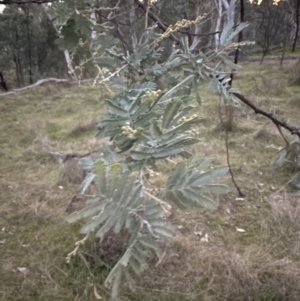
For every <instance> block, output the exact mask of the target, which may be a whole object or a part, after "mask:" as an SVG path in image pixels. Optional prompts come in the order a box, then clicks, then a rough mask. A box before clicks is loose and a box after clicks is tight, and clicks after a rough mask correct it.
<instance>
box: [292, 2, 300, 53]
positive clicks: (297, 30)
mask: <svg viewBox="0 0 300 301" xmlns="http://www.w3.org/2000/svg"><path fill="white" fill-rule="evenodd" d="M299 10H300V0H297V6H296V11H295V21H296V32H295V37H294V42H293V47H292V51H295V50H296V45H297V39H298V34H299V13H300V12H299Z"/></svg>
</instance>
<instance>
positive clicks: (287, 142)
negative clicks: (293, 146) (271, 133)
mask: <svg viewBox="0 0 300 301" xmlns="http://www.w3.org/2000/svg"><path fill="white" fill-rule="evenodd" d="M276 126H277V129H278V132H279V133H280V135H281V137H282V139H283V140H284V141H285V143H286V146H289V145H290V143H289V141H288V140H287V139H286V138H285V136H284V135H283V132H282V129H281V126H280V125H278V124H276Z"/></svg>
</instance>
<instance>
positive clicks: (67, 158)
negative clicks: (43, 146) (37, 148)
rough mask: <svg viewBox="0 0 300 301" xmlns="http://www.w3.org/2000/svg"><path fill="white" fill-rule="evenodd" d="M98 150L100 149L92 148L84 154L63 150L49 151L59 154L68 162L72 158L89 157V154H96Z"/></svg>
mask: <svg viewBox="0 0 300 301" xmlns="http://www.w3.org/2000/svg"><path fill="white" fill-rule="evenodd" d="M98 151H99V150H98V149H96V150H92V151H91V152H89V153H86V154H83V155H81V154H78V153H67V154H64V153H61V152H49V154H51V155H54V156H58V157H60V158H61V159H62V160H63V162H66V161H68V160H70V159H73V158H79V159H80V158H84V157H87V156H89V155H91V154H94V153H96V152H98Z"/></svg>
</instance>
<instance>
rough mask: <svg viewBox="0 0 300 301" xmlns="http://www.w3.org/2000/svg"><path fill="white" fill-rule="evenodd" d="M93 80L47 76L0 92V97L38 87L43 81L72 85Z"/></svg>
mask: <svg viewBox="0 0 300 301" xmlns="http://www.w3.org/2000/svg"><path fill="white" fill-rule="evenodd" d="M93 80H94V79H84V80H82V81H79V82H76V81H70V80H69V79H65V78H53V77H49V78H44V79H40V80H38V81H37V82H36V83H34V84H32V85H30V86H26V87H23V88H19V89H13V90H11V91H9V92H6V93H0V97H5V96H9V95H12V94H15V93H19V92H23V91H26V90H29V89H33V88H35V87H38V86H40V85H42V84H44V83H49V82H55V83H69V84H72V85H74V84H84V83H87V82H91V81H93Z"/></svg>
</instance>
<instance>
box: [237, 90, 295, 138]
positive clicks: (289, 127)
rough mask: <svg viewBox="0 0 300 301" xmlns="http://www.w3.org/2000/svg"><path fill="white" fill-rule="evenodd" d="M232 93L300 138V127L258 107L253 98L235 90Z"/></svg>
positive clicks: (257, 112)
mask: <svg viewBox="0 0 300 301" xmlns="http://www.w3.org/2000/svg"><path fill="white" fill-rule="evenodd" d="M232 95H234V96H235V97H237V98H238V99H239V100H241V101H242V102H243V103H244V104H246V105H247V106H248V107H250V108H251V109H252V110H253V111H254V112H255V114H260V115H263V116H265V117H267V118H268V119H270V120H271V121H272V122H273V123H274V124H275V125H276V126H280V127H283V128H285V129H286V130H288V131H289V132H290V133H291V134H292V135H297V136H298V137H299V138H300V127H296V126H291V125H289V124H288V123H287V122H285V121H283V120H280V119H279V118H278V117H277V116H275V115H274V114H272V113H268V112H266V111H264V110H262V109H260V108H258V107H257V106H256V105H255V104H254V103H253V102H252V101H251V100H249V99H248V98H246V97H245V96H244V95H242V94H240V93H236V92H233V93H232Z"/></svg>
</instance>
